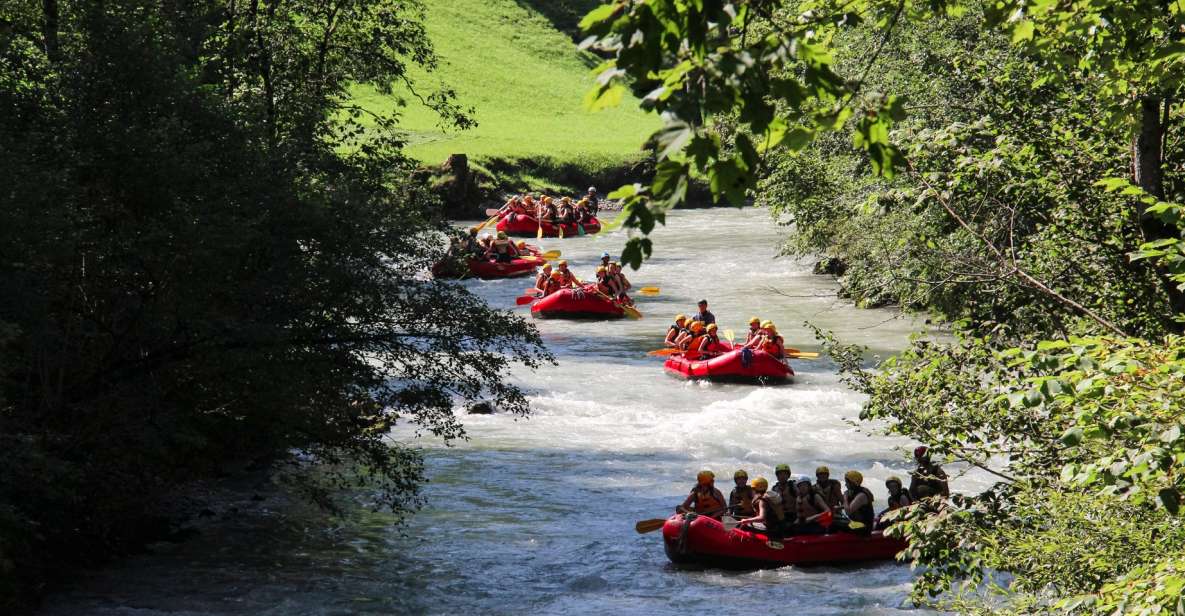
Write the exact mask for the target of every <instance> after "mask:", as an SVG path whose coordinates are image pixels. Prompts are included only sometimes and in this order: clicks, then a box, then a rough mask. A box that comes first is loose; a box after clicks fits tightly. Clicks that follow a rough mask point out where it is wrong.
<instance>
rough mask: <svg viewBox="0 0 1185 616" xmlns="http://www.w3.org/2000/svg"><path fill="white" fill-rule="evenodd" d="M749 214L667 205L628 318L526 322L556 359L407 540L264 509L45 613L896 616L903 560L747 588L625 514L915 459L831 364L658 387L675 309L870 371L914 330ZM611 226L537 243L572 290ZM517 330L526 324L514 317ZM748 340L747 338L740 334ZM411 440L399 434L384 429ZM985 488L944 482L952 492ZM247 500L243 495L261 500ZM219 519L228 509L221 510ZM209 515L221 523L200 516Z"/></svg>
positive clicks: (440, 459)
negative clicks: (820, 335) (767, 613)
mask: <svg viewBox="0 0 1185 616" xmlns="http://www.w3.org/2000/svg"><path fill="white" fill-rule="evenodd" d="M784 232H785V231H784V229H780V228H778V227H777V226H775V225H773V224H772V223H771V222H770V220H769V217H768V214H767V213H766V212H765V211H763V210H756V209H752V208H750V209H746V210H735V209H710V210H686V211H678V212H675V213H673V214H672V215H670V216H669V220H668V225H667V226H666V227H661V228H659V229H658V230H657V231H656V232H655V233H654V234H653V237H654V240H655V245H656V248H655V250H656V253H655V255H654V257H653V258H652V259H651V260H650V261H649V262H648V263H647V264H646V265H645V267H643V269H642V270H641V271H638V272H628V271H627V274H628V275H629V276H630V278H631V280H632V282H633V283H634V285H635V286H644V285H645V286H659V287H661V289H662V292H661V295H660V296H659V297H655V298H642V297H639V298H637V299H638V308H639V309H640V310H641V311H642V312H643V313H644V314H645V315H646V318H644V319H642V320H640V321H629V320H623V321H610V322H571V321H559V320H541V321H537V324H538V326H539V329H540V331H541V332H542V334H543V338H544V340H545V341H546V343H547V345H548V347H549V348H550V349H551V350H552V351H553V352H554V353H555V355H556V357H557V359H558V361H559V364H558V366H555V367H546V368H544V369H542V370H539V371H538V372H529V371H525V370H524V371H521V372H518V373H516V374H514V375H513V378H514V379H515V380H516V381H517V382H519V383H521V384H522V385H523V386H525V387H526V388H527V389H528V391H529V392H530V397H531V402H532V405H533V409H534V410H533V414H532V415H531V417H530V418H529V419H517V420H516V419H515V418H514V417H511V416H508V415H501V414H495V415H489V416H467V417H466V418H465V424H466V427H467V430H468V432H469V436H470V439H469V440H468V441H465V442H460V443H456V444H455V445H454V446H452V447H443V446H441V445H440V444H439V443H436V442H433V441H430V440H428V439H423V442H422V443H421V445H422V446H423V447H424V448H425V452H426V457H427V466H428V473H429V475H430V477H431V481H430V483H429V484H428V485H427V486H426V490H425V495H426V497H427V506H426V507H425V508H424V509H423V510H422V511H421V512H420V513H419V514H417V515H416V516H415V517H414V518H413V519H412V520H411V521H410V523H409V524H408V525H407V526H405V527H402V528H398V527H393V526H392V525H391V519H390V517H389V516H386V515H383V514H377V513H372V512H368V511H365V510H361V509H359V510H357V511H353V512H351V513H350V514H349V515H346V516H344V517H342V518H335V519H333V520H332V521H329V522H327V521H326V520H325V518H324V517H322V516H319V515H317V514H315V513H312V512H309V511H307V508H304V507H300V506H298V505H296V504H293V503H290V502H288V501H287V500H285V499H283V498H281V497H278V496H275V495H268V496H265V497H263V498H264V501H263V502H262V503H260V502H253V503H248V502H246V501H244V502H243V503H242V510H243V512H242V513H239V514H235V515H229V516H226V519H225V521H222V522H217V523H210V524H207V525H206V526H205V527H204V528H203V530H202V533H201V534H200V535H199V537H198V538H197V539H194V540H190V541H186V542H182V543H179V544H158V545H156V546H153V549H152V550H151V551H149V553H147V554H142V555H137V556H133V557H129V558H127V559H124V560H123V561H121V562H119V563H117V564H115V565H112V566H110V567H107V568H104V569H102V570H99V571H95V572H90V573H86V574H84V575H82V576H80V577H79V579H78V580H76V581H75V582H73V583H71V584H70V585H69V587H68V588H66V589H64V590H62V591H59V592H57V593H55V594H54V595H52V596H51V597H50V598H49V599H48V601H47V602H46V605H45V607H44V609H43V613H45V614H51V615H66V614H94V615H104V616H105V615H136V616H149V615H163V614H169V615H174V616H176V615H213V614H276V615H280V614H309V615H314V614H316V615H328V614H393V613H410V614H454V613H456V614H521V613H535V614H561V613H582V614H583V613H591V614H607V613H628V614H680V613H686V612H688V611H690V610H697V611H704V612H711V613H723V614H752V613H755V612H756V613H761V612H762V610H770V609H773V610H774V613H782V612H786V613H793V614H886V613H897V612H899V611H901V610H909V609H910V606H909V604H908V602H907V600H906V595H907V593H908V587H909V581H910V579H911V575H912V574H911V572H910V569H909V567H908V565H902V564H897V563H881V564H876V565H872V566H861V567H840V568H836V567H821V568H795V567H789V568H783V569H778V570H771V571H757V572H749V573H734V572H722V571H714V570H706V571H680V570H677V569H675V568H673V567H671V566H670V565H669V564H668V562H667V559H666V557H665V555H664V554H663V549H662V542H661V538H660V533H657V532H655V533H651V534H648V535H638V534H636V533H635V532H634V530H633V525H634V522H635V521H637V520H639V519H646V518H655V517H665V516H666V515H668V514H669V513H670V512H671V510H672V507H674V505H675V504H677V503H678V502H679V501H681V500H682V497H683V496H684V495H685V494H686V492H687V490H688V489H689V488H690V487H691V485H692V484H693V483H694V481H695V474H696V472H697V471H698V470H700V469H701V468H710V469H713V470H715V472H716V474H717V476H718V477H719V478H720V480H719V481H718V482H717V485H718V487H720V488H722V489H723V490H724V491H725V493H726V494H727V492H728V489H729V484H730V483H731V479H730V477H731V475H732V471H733V470H734V469H737V468H744V469H746V470H748V473H749V476H750V477H755V476H757V475H763V476H765V477H768V478H770V479H771V480H772V478H773V467H774V465H776V464H778V463H782V462H785V463H788V464H790V466H791V468H792V469H793V471H794V472H795V473H796V474H812V473H813V470H814V468H815V466H817V465H819V464H827V465H829V466H830V467H831V469H832V475H833V476H836V477H838V476H842V474H843V472H844V471H846V470H848V469H857V470H859V471H861V472H863V473H864V476H865V478H866V479H865V485H866V486H869V487H870V488H871V489H872V491H873V493H874V494H875V495H876V500H877V503H876V504H877V509H878V510H879V509H880V508H882V507H883V505H884V502H885V501H884V499H885V490H884V479H885V477H887V476H888V475H890V474H898V475H902V476H905V474H906V473H907V472H908V470H909V465H908V463H907V460H906V457H905V454H904V453H903V452H905V451H907V450H908V448H910V447H911V446H912V444H911V443H909V442H907V441H905V440H903V439H897V438H889V437H885V436H881V435H877V434H876V433H875V426H869V425H866V424H862V425H853V420H854V419H855V418H856V417H857V415H858V413H859V410H860V404H861V398H860V396H858V395H857V394H855V393H854V392H852V391H851V390H849V389H847V388H846V387H845V386H844V385H843V384H842V383H841V382H840V381H839V378H838V376H837V374H836V369H835V366H834V365H833V364H832V363H831V362H829V361H827V360H825V359H824V360H818V361H795V362H793V365H794V369H795V370H796V371H797V372H798V376H797V378H796V379H795V381H794V383H793V384H792V385H788V386H783V387H753V386H742V385H709V384H692V383H685V382H682V381H680V380H678V379H675V378H672V377H669V376H667V375H665V374H664V373H663V370H662V361H661V359H657V358H652V357H647V356H646V355H645V351H646V350H648V349H653V348H659V347H661V338H662V335H663V333H664V332H665V330H666V327H667V325H668V324H669V322H670V321H671V318H672V317H673V315H674V314H676V313H678V312H692V311H694V310H695V301H696V300H698V299H700V298H706V299H708V300H709V302H710V304H711V310H712V311H713V312H715V314H716V316H717V318H718V320H719V322H720V327H721V329H722V330H723V329H733V330H735V331H736V332H743V331H744V329H745V327H746V325H745V323H746V322H747V320H748V318H749V317H750V316H754V315H756V316H760V317H762V318H770V319H773V320H774V321H775V322H776V323H777V324H778V326H779V329H780V331H781V332H782V333H783V335H784V336H785V338H786V341H787V344H788V345H789V346H793V347H797V348H800V349H803V350H817V348H818V346H817V343H816V341H815V340H813V338H812V336H811V334H810V332H809V330H808V329H807V328H806V327H805V326H804V325H803V323H804V322H807V321H809V322H811V323H813V324H815V325H817V326H819V327H821V328H824V329H831V330H833V331H834V332H835V333H836V334H837V335H838V336H839V338H840V339H841V340H843V341H845V342H849V343H859V344H862V345H866V346H868V347H869V349H870V351H869V352H870V355H880V356H885V355H887V354H891V353H893V352H894V351H896V350H898V349H900V348H902V347H903V346H904V345H905V344H906V342H907V340H908V337H909V335H910V333H911V332H913V331H915V330H917V329H918V328H919V326H920V324H919V323H918V322H916V321H915V320H912V319H909V318H903V317H900V316H898V315H897V314H896V313H895V312H894V311H892V310H858V309H856V308H854V307H852V306H851V304H850V303H848V302H845V301H842V300H838V299H836V297H835V283H834V282H833V281H832V280H831V279H830V278H828V277H824V276H815V275H813V274H812V273H811V265H812V263H811V262H809V261H797V260H793V259H789V258H775V257H776V254H777V246H778V242H779V238H780V236H781V235H782V234H783V233H784ZM624 237H625V234H624V232H622V231H618V232H614V233H609V234H605V235H601V236H592V237H583V238H573V239H565V240H555V239H552V240H543V241H542V242H541V244H542V246H543V248H544V249H557V248H558V249H560V250H562V251H563V253H564V257H565V258H567V259H568V260H569V262H570V264H571V266H572V267H573V269H574V270H575V271H576V273H577V275H578V276H581V277H587V276H590V275H591V273H592V272H591V268H592V265H593V263H594V262H595V261H596V260H597V259H598V258H599V256H600V254H601V252H602V251H603V250H608V251H609V252H611V253H614V254H616V253H617V252H619V251H620V247H621V246H622V244H623V243H624ZM465 284H466V285H468V286H469V287H470V288H471V289H473V290H474V291H475V292H477V293H479V294H480V295H481V296H483V297H485V298H486V299H487V300H488V301H489V302H490V303H491V304H493V305H495V306H513V305H514V298H515V297H517V296H518V295H520V294H521V293H522V289H524V288H525V287H527V286H530V285H529V282H528V281H524V280H523V279H517V280H500V281H488V282H483V281H469V282H466V283H465ZM518 310H519V312H520V313H521V314H524V315H525V314H527V311H526V309H525V308H519V309H518ZM741 335H743V334H741ZM395 436H396V437H398V438H402V439H410V438H413V437H412V433H411V430H410V429H409V430H407V431H405V430H402V429H401V430H399V431H397V433H396V434H395ZM982 482H983V479H982V478H976V477H974V476H964V477H959V478H957V479H955V481H954V483H953V486H954V487H955V489H956V490H958V489H964V490H966V489H974V488H979V487H982V486H981V485H980V484H982ZM257 500H258V499H257ZM232 505H234V504H233V503H223V504H222V508H223V509H229V508H230V507H231V506H232ZM214 513H218V514H219V515H221V513H222V512H221V511H219V512H214Z"/></svg>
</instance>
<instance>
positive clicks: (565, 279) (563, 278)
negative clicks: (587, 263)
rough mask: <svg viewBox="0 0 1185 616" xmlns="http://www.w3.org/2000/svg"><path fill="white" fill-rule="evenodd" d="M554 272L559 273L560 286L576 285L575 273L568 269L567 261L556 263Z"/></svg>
mask: <svg viewBox="0 0 1185 616" xmlns="http://www.w3.org/2000/svg"><path fill="white" fill-rule="evenodd" d="M556 273H557V274H559V275H560V286H561V288H565V289H566V288H568V287H574V286H576V274H573V273H572V270H570V269H568V262H567V261H566V260H561V261H560V262H559V263H556Z"/></svg>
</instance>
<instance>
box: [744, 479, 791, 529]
mask: <svg viewBox="0 0 1185 616" xmlns="http://www.w3.org/2000/svg"><path fill="white" fill-rule="evenodd" d="M749 487H750V488H751V489H752V490H753V508H754V509H755V512H754V514H753V515H752V516H751V517H747V518H745V519H743V520H741V521H740V523H741V524H742V525H745V526H748V527H749V528H751V529H753V530H755V531H757V532H760V533H765V535H766V536H768V537H769V538H770V539H781V538H782V502H781V501H780V500H777V499H775V498H774V497H773V495H771V494H770V493H769V481H767V480H766V478H765V477H758V478H756V479H754V480H753V483H751V484H749ZM775 501H776V502H775Z"/></svg>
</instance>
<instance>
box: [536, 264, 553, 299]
mask: <svg viewBox="0 0 1185 616" xmlns="http://www.w3.org/2000/svg"><path fill="white" fill-rule="evenodd" d="M550 282H551V264H550V263H544V264H543V269H542V270H540V271H539V274H538V275H537V276H535V290H536V291H538V292H539V296H540V297H545V296H546V295H547V286H548V284H550Z"/></svg>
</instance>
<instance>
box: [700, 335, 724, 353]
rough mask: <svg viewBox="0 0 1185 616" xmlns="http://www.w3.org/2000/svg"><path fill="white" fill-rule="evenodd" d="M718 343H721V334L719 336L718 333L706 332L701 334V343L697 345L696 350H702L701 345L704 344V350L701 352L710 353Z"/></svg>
mask: <svg viewBox="0 0 1185 616" xmlns="http://www.w3.org/2000/svg"><path fill="white" fill-rule="evenodd" d="M704 342H707V344H706V345H705V344H704ZM717 344H720V336H717V335H716V334H704V335H703V336H701V340H700V342H699V345H697V346H696V347H695V348H696V350H700V347H701V346H702V347H703V350H702V351H701V352H703V353H710V352H712V351H713V347H714V346H715V345H717Z"/></svg>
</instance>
